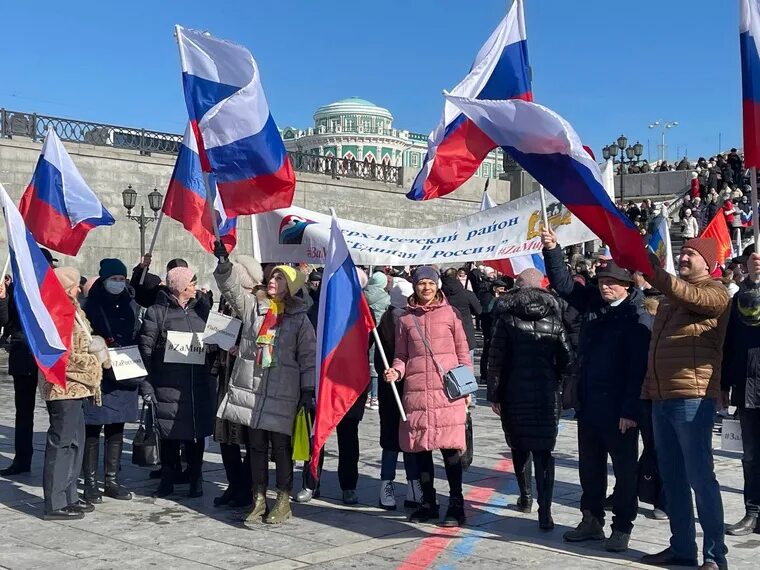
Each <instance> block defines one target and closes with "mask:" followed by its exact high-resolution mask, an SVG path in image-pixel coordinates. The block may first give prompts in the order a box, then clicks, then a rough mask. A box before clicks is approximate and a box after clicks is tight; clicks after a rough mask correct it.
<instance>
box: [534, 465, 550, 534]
mask: <svg viewBox="0 0 760 570" xmlns="http://www.w3.org/2000/svg"><path fill="white" fill-rule="evenodd" d="M536 492H537V493H538V528H540V529H541V530H545V531H549V530H553V529H554V519H552V497H553V495H554V457H552V456H551V455H549V456H548V457H541V458H540V459H539V460H538V462H537V463H536Z"/></svg>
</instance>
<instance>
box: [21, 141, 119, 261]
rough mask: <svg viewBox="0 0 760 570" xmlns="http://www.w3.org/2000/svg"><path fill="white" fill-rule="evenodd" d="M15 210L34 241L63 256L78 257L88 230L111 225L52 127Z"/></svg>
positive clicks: (108, 215) (98, 201) (110, 218)
mask: <svg viewBox="0 0 760 570" xmlns="http://www.w3.org/2000/svg"><path fill="white" fill-rule="evenodd" d="M18 209H19V211H20V212H21V216H22V217H23V218H24V220H25V222H26V225H27V228H29V231H30V232H32V235H33V236H34V239H36V240H37V241H38V242H39V243H40V244H42V245H44V246H45V247H47V248H49V249H53V250H55V251H58V252H60V253H63V254H65V255H76V254H77V253H79V248H80V247H82V243H84V240H85V238H86V237H87V234H88V233H89V232H90V230H91V229H93V228H95V227H97V226H110V225H113V223H114V219H113V216H111V214H110V213H109V212H108V210H106V209H105V208H104V207H103V204H101V203H100V200H98V197H97V196H96V195H95V193H94V192H93V191H92V190H91V189H90V187H89V186H87V183H86V182H85V181H84V179H83V178H82V175H81V174H79V171H78V170H77V167H76V166H74V162H73V161H72V160H71V157H70V156H69V153H67V152H66V149H65V148H64V147H63V143H61V139H59V138H58V135H57V134H56V132H55V130H53V128H52V127H49V128H48V131H47V135H46V136H45V143H44V144H43V145H42V153H41V154H40V158H39V160H37V166H36V167H35V169H34V175H33V176H32V181H31V182H30V183H29V186H27V188H26V191H25V192H24V195H23V196H22V197H21V202H20V204H19V208H18Z"/></svg>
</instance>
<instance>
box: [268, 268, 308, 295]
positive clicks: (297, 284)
mask: <svg viewBox="0 0 760 570" xmlns="http://www.w3.org/2000/svg"><path fill="white" fill-rule="evenodd" d="M275 271H279V272H280V273H282V275H283V277H285V281H287V283H288V292H289V293H290V296H291V297H292V296H294V295H295V294H296V293H298V291H299V289H301V287H303V286H304V283H306V274H305V273H304V272H303V271H299V270H298V269H296V268H295V267H291V266H290V265H278V266H277V267H275V268H274V269H273V270H272V273H273V274H274V272H275Z"/></svg>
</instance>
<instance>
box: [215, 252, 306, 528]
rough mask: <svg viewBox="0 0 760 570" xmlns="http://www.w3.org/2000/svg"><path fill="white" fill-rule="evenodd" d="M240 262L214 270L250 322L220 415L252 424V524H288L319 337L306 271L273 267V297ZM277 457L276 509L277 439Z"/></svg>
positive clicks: (230, 299)
mask: <svg viewBox="0 0 760 570" xmlns="http://www.w3.org/2000/svg"><path fill="white" fill-rule="evenodd" d="M232 267H233V265H232V263H230V262H229V261H227V260H226V258H222V259H220V261H219V265H218V266H217V268H216V271H215V272H214V276H215V277H216V282H217V284H218V285H219V289H220V291H221V293H222V295H224V297H225V299H227V301H228V302H229V303H230V305H231V306H232V308H233V310H234V311H235V313H236V314H238V315H239V316H240V317H241V318H242V320H243V327H242V331H241V334H240V348H239V351H238V356H237V360H236V361H235V367H234V368H233V370H232V375H231V377H230V385H229V390H228V392H227V396H226V397H225V398H224V400H223V401H222V404H221V405H220V406H219V411H218V412H217V416H218V417H220V418H222V419H225V420H229V421H232V422H235V423H238V424H242V425H245V426H248V428H249V431H248V445H249V450H248V451H249V453H250V454H251V472H252V476H253V494H254V504H253V509H252V510H251V512H250V513H248V515H247V517H246V522H254V521H256V520H260V519H261V517H262V516H264V517H265V518H264V522H266V523H270V524H274V523H280V522H283V521H285V520H287V519H288V518H290V516H291V512H290V491H291V489H292V487H293V450H292V442H291V437H292V434H293V422H294V420H295V416H296V411H297V410H298V408H299V407H300V406H311V405H312V401H313V398H314V385H315V379H316V378H315V369H314V368H315V361H316V337H315V334H314V327H313V326H312V325H311V322H310V321H309V319H308V316H307V311H308V309H309V307H310V306H311V299H310V297H309V295H308V294H306V293H304V292H303V291H302V287H303V285H304V283H305V280H306V276H305V275H304V274H303V273H301V272H300V271H298V270H296V269H294V268H292V267H288V266H286V265H278V266H277V267H275V268H274V270H273V271H272V276H271V277H270V279H269V283H268V288H267V299H266V300H264V301H260V300H258V299H257V298H256V296H255V295H252V294H250V293H248V292H246V291H245V290H244V289H243V287H242V286H241V283H240V280H239V279H238V277H237V276H236V273H235V272H233V271H232ZM270 443H271V445H272V453H273V455H274V459H275V467H276V474H277V502H276V504H275V506H274V508H273V509H272V511H271V512H269V509H268V508H267V504H266V489H267V486H268V478H269V471H268V468H269V465H268V463H269V444H270Z"/></svg>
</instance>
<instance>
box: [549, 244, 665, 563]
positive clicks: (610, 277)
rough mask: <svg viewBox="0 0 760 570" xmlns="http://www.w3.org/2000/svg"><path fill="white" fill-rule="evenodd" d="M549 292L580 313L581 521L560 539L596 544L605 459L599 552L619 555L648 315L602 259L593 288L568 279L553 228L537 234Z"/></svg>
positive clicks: (630, 489) (631, 485) (626, 281)
mask: <svg viewBox="0 0 760 570" xmlns="http://www.w3.org/2000/svg"><path fill="white" fill-rule="evenodd" d="M542 239H543V242H544V262H545V264H546V271H547V275H548V277H549V283H550V284H551V286H552V288H553V289H554V290H555V291H556V292H557V293H558V294H559V296H560V297H562V298H563V299H565V300H566V301H567V302H568V304H570V305H572V306H573V307H575V308H576V309H577V310H578V311H579V312H580V313H581V315H582V317H581V318H582V321H583V323H582V326H581V331H580V336H579V341H578V342H579V348H578V357H579V359H580V368H579V378H578V403H579V408H578V409H577V410H576V412H577V418H578V457H579V459H578V461H579V466H578V467H579V475H580V480H581V487H582V489H583V495H582V497H581V511H582V513H583V520H582V521H581V523H580V524H579V525H578V527H577V528H576V529H575V530H571V531H568V532H566V533H565V535H564V538H565V540H567V541H568V542H580V541H584V540H602V539H604V538H605V534H604V498H605V495H606V491H607V455H608V454H609V456H610V457H611V458H612V466H613V469H614V472H615V480H616V484H615V493H614V501H613V508H612V513H613V517H612V535H611V536H610V537H609V538H608V539H607V542H606V549H607V550H609V551H612V552H622V551H625V550H627V548H628V543H629V541H630V536H631V530H632V529H633V521H634V520H635V518H636V514H637V511H638V498H637V483H638V477H637V471H638V470H637V461H638V443H639V430H638V422H639V417H640V415H641V409H640V395H641V384H642V382H643V380H644V375H645V373H646V368H647V356H648V352H649V337H650V332H649V330H650V329H649V326H651V320H652V317H651V315H649V314H648V313H647V312H646V311H644V309H643V308H642V306H641V302H640V297H643V295H642V293H641V292H640V291H638V289H635V288H632V287H631V285H632V284H633V276H632V275H631V273H630V272H629V271H628V270H626V269H623V268H621V267H619V266H617V265H616V264H615V263H614V262H613V261H612V260H602V262H601V264H600V266H599V268H598V269H597V272H596V275H597V278H598V286H597V287H593V286H589V285H586V286H584V285H582V284H581V283H578V282H576V281H573V279H572V277H571V276H570V272H569V271H568V269H567V266H566V265H565V261H564V255H563V253H562V249H561V248H560V247H559V246H558V244H557V237H556V234H555V233H554V231H553V230H551V229H548V230H545V231H544V232H542Z"/></svg>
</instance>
